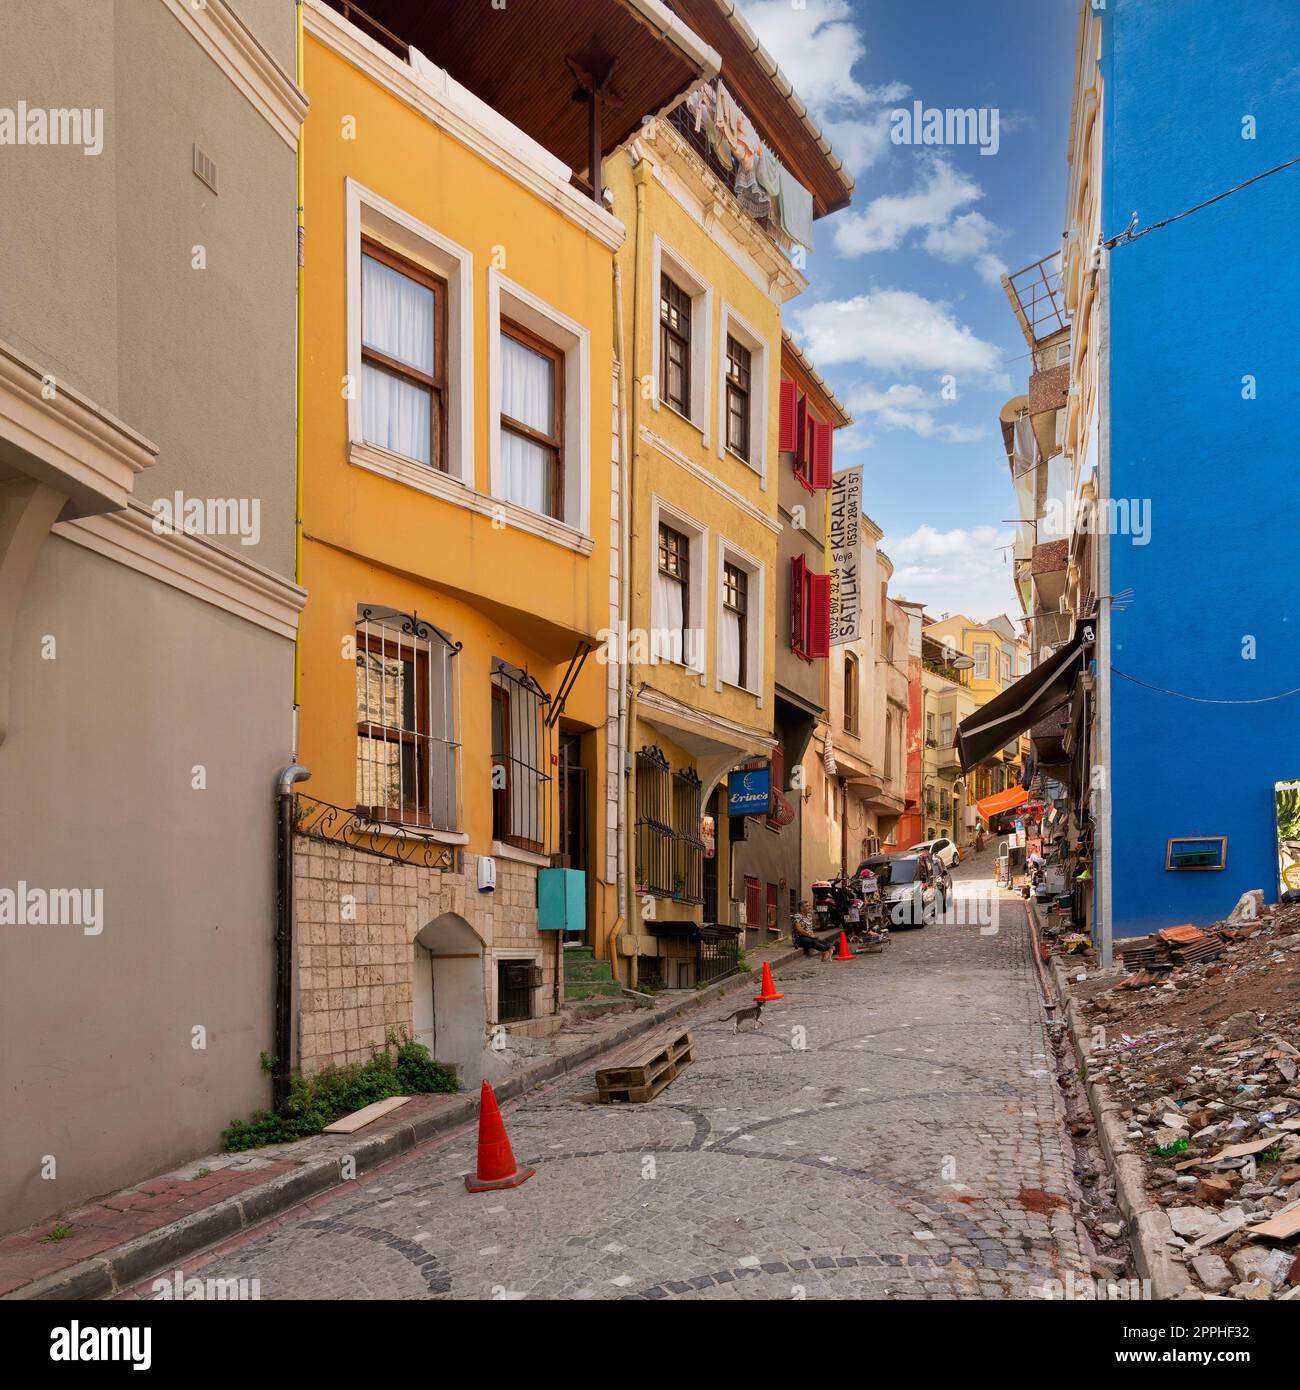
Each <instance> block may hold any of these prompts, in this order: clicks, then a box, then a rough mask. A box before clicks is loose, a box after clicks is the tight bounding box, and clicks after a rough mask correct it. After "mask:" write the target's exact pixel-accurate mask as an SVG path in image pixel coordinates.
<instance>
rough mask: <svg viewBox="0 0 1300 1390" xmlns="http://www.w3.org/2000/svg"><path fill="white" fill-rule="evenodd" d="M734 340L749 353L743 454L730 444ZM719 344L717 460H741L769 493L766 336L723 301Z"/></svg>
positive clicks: (768, 373) (768, 356)
mask: <svg viewBox="0 0 1300 1390" xmlns="http://www.w3.org/2000/svg"><path fill="white" fill-rule="evenodd" d="M732 339H734V340H735V342H736V344H737V345H738V346H739V347H741V348H743V349H744V350H745V351H746V352H748V353H749V392H748V398H747V406H748V412H747V447H746V449H745V451H744V452H743V453H742V452H740V451H738V450H737V449H735V448H733V447H732V446H731V443H730V413H729V403H730V397H731V388H730V384H729V373H728V360H729V359H728V353H727V347H728V344H729V342H730V341H731V340H732ZM719 343H720V346H721V351H720V352H719V353H718V366H717V386H718V458H719V459H720V460H721V459H725V458H726V457H727V456H728V455H730V456H731V457H732V458H735V459H738V460H739V461H740V462H741V463H743V464H744V465H745V467H746V468H749V469H751V470H752V471H753V472H755V473H757V474H758V477H759V486H760V487H761V488H762V489H763V490H766V488H767V471H768V470H767V453H768V434H769V432H770V429H769V426H770V424H771V423H772V422H771V421H770V420H769V418H768V416H769V409H768V396H769V391H770V388H769V381H768V378H769V377H770V375H771V373H770V371H769V369H768V363H769V361H770V355H769V350H768V343H767V340H766V338H765V337H764V336H763V334H761V333H760V332H759V331H758V330H757V329H756V328H755V327H754V326H753V324H751V323H749V322H748V321H747V320H746V319H745V318H744V317H742V316H741V315H740V314H738V313H737V312H736V310H735V308H734V307H733V306H732V305H731V304H730V303H728V302H727V301H726V300H725V299H724V300H723V301H722V307H721V311H720V327H719Z"/></svg>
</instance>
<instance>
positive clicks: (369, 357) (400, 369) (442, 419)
mask: <svg viewBox="0 0 1300 1390" xmlns="http://www.w3.org/2000/svg"><path fill="white" fill-rule="evenodd" d="M367 258H369V259H370V260H372V261H376V262H378V263H379V264H380V265H384V266H387V267H388V269H389V270H391V271H394V272H395V273H396V274H398V275H402V276H405V278H406V279H408V280H413V281H414V282H415V283H416V284H417V285H423V286H424V287H425V289H427V290H431V291H432V293H433V374H432V375H431V376H430V375H428V374H426V373H425V372H422V371H420V369H419V368H418V367H413V366H411V364H410V363H409V362H403V361H401V359H400V358H396V357H389V355H388V354H387V353H385V352H380V351H379V349H378V348H373V347H369V346H367V344H366V339H365V329H364V324H365V289H364V278H365V277H364V273H363V276H362V283H363V288H362V291H361V296H362V302H361V306H360V315H361V323H362V325H363V327H362V333H361V340H360V346H361V364H362V380H361V381H359V382H358V383H357V389H358V390H359V391H364V390H365V383H364V377H365V366H366V364H367V363H369V364H370V365H371V366H373V367H374V368H375V369H376V370H378V371H382V372H387V373H388V375H390V376H395V377H398V378H399V379H400V380H402V381H405V382H407V383H409V384H410V385H413V386H417V387H419V388H420V389H421V390H422V391H426V392H428V394H429V461H428V463H427V464H425V467H428V468H435V469H437V471H438V472H439V473H446V472H447V471H448V461H447V282H446V280H444V279H443V278H442V277H441V276H440V275H435V274H434V273H433V272H432V271H430V270H427V269H425V267H424V266H422V265H420V264H418V263H417V262H415V261H413V260H411V259H410V258H409V257H407V256H402V255H399V254H398V253H397V252H396V251H393V250H392V249H391V248H390V247H387V246H385V245H384V244H383V242H381V241H377V240H376V239H375V238H374V237H372V236H369V235H367V233H365V232H364V231H363V232H362V233H361V264H362V266H363V268H364V265H365V262H366V259H367ZM435 405H436V407H437V409H436V411H435V408H434V407H435ZM363 420H364V413H363ZM362 428H363V429H364V424H363V426H362ZM362 438H363V440H364V442H365V443H367V444H371V445H373V446H374V447H375V448H377V449H385V448H387V445H384V444H377V443H375V441H374V440H370V439H365V437H364V435H363V436H362ZM390 452H392V453H396V452H397V451H396V450H390ZM399 457H400V458H408V459H410V461H411V462H412V463H417V464H419V463H424V460H423V459H417V458H415V457H414V456H413V455H410V454H400V455H399Z"/></svg>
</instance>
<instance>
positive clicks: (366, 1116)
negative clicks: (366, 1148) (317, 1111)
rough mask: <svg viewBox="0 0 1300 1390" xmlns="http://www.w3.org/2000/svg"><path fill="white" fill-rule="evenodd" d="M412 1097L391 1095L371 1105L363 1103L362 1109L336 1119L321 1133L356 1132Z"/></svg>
mask: <svg viewBox="0 0 1300 1390" xmlns="http://www.w3.org/2000/svg"><path fill="white" fill-rule="evenodd" d="M410 1099H411V1097H410V1096H389V1097H388V1099H387V1100H377V1101H375V1102H374V1103H373V1104H371V1105H363V1106H362V1107H361V1109H360V1110H354V1111H353V1112H352V1113H351V1114H350V1115H344V1117H343V1118H342V1119H341V1120H335V1121H334V1123H333V1124H332V1125H326V1126H325V1128H324V1129H323V1130H322V1131H321V1133H322V1134H354V1133H355V1132H356V1131H357V1130H359V1129H364V1128H365V1127H366V1126H367V1125H368V1124H371V1123H372V1122H373V1121H375V1120H377V1119H379V1118H380V1117H381V1116H383V1115H387V1114H388V1112H389V1111H390V1110H396V1109H397V1107H398V1106H399V1105H405V1104H406V1102H407V1101H408V1100H410Z"/></svg>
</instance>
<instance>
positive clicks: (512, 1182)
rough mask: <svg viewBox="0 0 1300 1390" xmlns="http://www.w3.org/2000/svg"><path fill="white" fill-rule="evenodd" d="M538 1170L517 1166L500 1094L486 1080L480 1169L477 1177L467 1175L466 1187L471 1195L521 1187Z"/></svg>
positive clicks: (482, 1093) (482, 1094)
mask: <svg viewBox="0 0 1300 1390" xmlns="http://www.w3.org/2000/svg"><path fill="white" fill-rule="evenodd" d="M536 1171H537V1169H536V1168H520V1167H518V1166H517V1165H516V1163H515V1155H514V1151H513V1150H512V1149H511V1147H510V1140H509V1139H508V1138H507V1137H506V1127H505V1123H504V1121H503V1120H502V1119H501V1110H500V1108H499V1107H498V1106H497V1098H496V1095H495V1094H494V1093H493V1090H492V1087H491V1086H489V1085H488V1083H487V1080H486V1079H485V1080H484V1082H483V1089H482V1090H481V1091H480V1092H479V1101H478V1168H477V1170H476V1171H475V1172H474V1173H473V1174H468V1173H467V1174H466V1175H465V1186H466V1187H467V1188H469V1190H470V1191H471V1192H494V1191H496V1189H498V1188H502V1187H518V1186H519V1184H520V1183H524V1182H527V1181H528V1179H529V1178H531V1177H532V1176H533V1174H534V1173H535V1172H536Z"/></svg>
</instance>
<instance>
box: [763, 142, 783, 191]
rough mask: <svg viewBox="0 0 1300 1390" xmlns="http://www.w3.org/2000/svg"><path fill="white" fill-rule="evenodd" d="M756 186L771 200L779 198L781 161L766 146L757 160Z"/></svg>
mask: <svg viewBox="0 0 1300 1390" xmlns="http://www.w3.org/2000/svg"><path fill="white" fill-rule="evenodd" d="M758 186H759V187H760V188H761V189H762V190H763V192H764V193H766V194H767V195H768V196H769V197H771V198H779V197H780V196H781V161H780V160H779V159H777V157H776V156H775V155H774V154H773V153H772V151H771V150H769V149H768V147H767V146H766V145H764V146H763V153H762V154H761V155H760V156H759V160H758Z"/></svg>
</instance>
